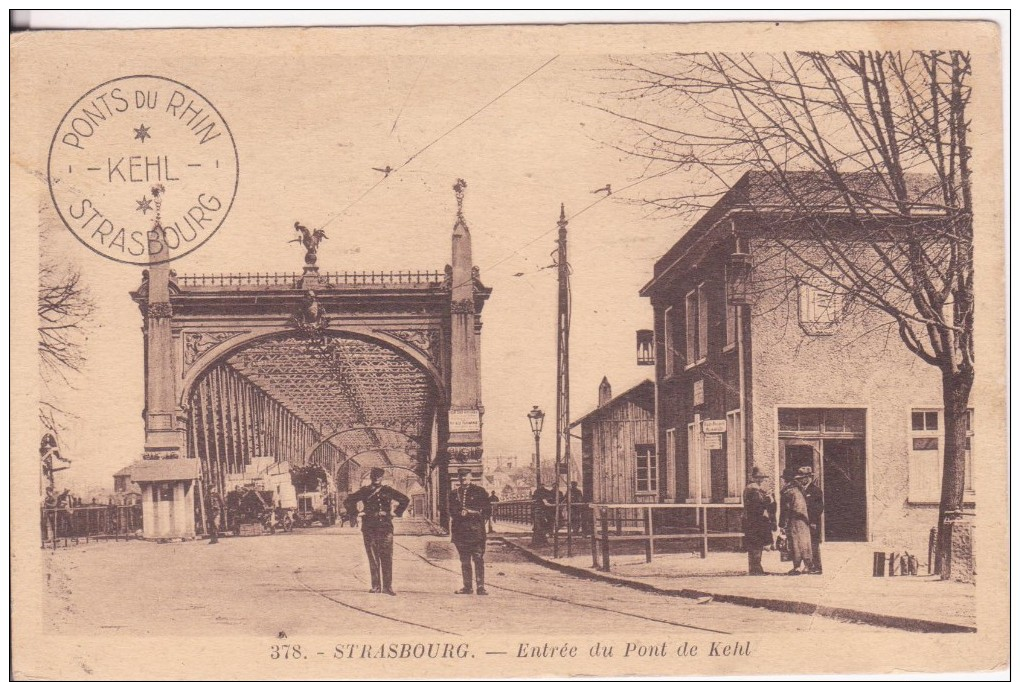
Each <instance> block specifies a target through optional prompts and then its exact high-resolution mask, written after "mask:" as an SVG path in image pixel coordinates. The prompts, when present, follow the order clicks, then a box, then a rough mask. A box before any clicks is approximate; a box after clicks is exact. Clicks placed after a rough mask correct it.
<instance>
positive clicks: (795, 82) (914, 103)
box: [598, 51, 974, 564]
mask: <svg viewBox="0 0 1020 682" xmlns="http://www.w3.org/2000/svg"><path fill="white" fill-rule="evenodd" d="M606 75H607V78H609V79H613V80H616V81H617V82H619V83H620V84H621V85H620V87H619V88H618V89H616V90H615V91H613V92H608V93H603V95H604V96H605V97H604V98H603V99H602V101H601V102H600V104H599V105H598V108H601V109H603V110H605V111H608V112H610V113H612V114H614V115H615V116H618V117H620V118H622V119H623V120H625V121H628V122H629V123H630V124H632V125H633V127H634V131H635V133H636V134H637V138H636V139H637V141H636V143H635V145H634V146H633V147H626V148H625V151H627V152H628V153H631V154H634V155H637V156H639V157H641V158H643V159H645V160H647V162H648V169H649V170H648V172H649V174H651V173H652V172H653V171H657V172H661V170H662V169H663V168H664V167H665V168H666V169H668V168H670V167H674V168H676V169H678V170H684V171H686V172H688V173H689V174H690V177H691V180H692V182H691V183H690V186H691V187H694V188H695V189H693V190H691V191H687V192H683V193H680V194H676V195H669V196H656V197H652V198H650V199H648V200H646V201H647V204H648V206H650V207H651V208H652V210H653V211H664V212H666V213H668V214H675V213H683V212H686V211H692V210H696V209H700V208H702V207H704V206H705V204H706V203H707V200H709V199H710V198H711V197H713V196H717V195H719V194H721V193H723V192H725V191H727V190H728V189H729V187H730V186H731V184H732V183H733V181H734V180H735V179H736V178H738V177H741V176H743V174H744V173H745V172H747V171H751V172H756V173H757V174H759V175H760V176H762V178H761V179H762V180H763V182H762V183H760V184H763V185H764V186H765V187H766V190H765V192H766V193H767V194H768V197H764V198H768V199H770V200H771V201H770V202H769V203H770V204H771V207H770V208H771V212H770V221H769V224H768V225H767V226H766V227H765V229H767V230H768V236H769V237H770V239H769V242H770V243H772V244H774V245H776V246H775V248H776V249H778V251H779V252H780V253H778V254H772V256H779V260H781V261H782V262H784V263H786V264H787V265H788V266H789V269H790V274H791V275H792V276H793V278H795V279H801V278H805V277H809V278H811V279H812V280H813V281H815V282H821V283H823V285H824V286H825V287H826V288H828V289H829V290H830V291H831V293H832V294H834V295H839V296H840V298H841V299H842V300H843V301H844V302H845V303H846V304H847V305H859V306H863V307H865V308H866V309H868V310H871V311H880V312H881V313H883V314H884V315H886V316H887V319H888V322H889V324H890V325H891V326H893V327H894V328H895V329H896V330H897V331H898V333H899V337H900V339H901V340H902V342H903V344H904V345H905V346H906V347H907V348H908V349H909V350H910V351H911V352H912V353H914V354H915V355H916V356H917V357H919V358H921V359H922V360H924V362H926V363H928V364H930V365H932V366H934V367H936V368H938V369H939V371H940V372H941V374H942V396H943V402H944V410H945V411H944V420H945V448H944V461H943V479H942V492H941V499H940V504H939V528H940V533H939V552H938V556H939V558H940V559H943V558H944V557H945V556H946V555H947V553H948V551H949V547H948V542H947V539H948V537H947V536H948V534H947V533H946V532H944V531H945V529H946V526H945V522H946V520H947V519H950V518H953V517H955V515H956V514H957V513H958V512H959V511H960V510H961V509H962V507H963V497H964V484H965V450H966V441H967V434H966V431H967V424H968V419H969V414H968V409H967V403H968V400H969V397H970V391H971V387H972V384H973V380H974V318H973V314H974V242H973V206H972V199H971V177H970V154H971V151H970V147H969V145H968V142H967V138H968V135H969V134H970V120H969V119H968V116H967V105H968V103H969V101H970V93H971V90H970V85H969V79H970V75H971V66H970V56H969V54H967V53H963V52H958V51H913V52H904V53H900V52H868V51H857V52H849V51H847V52H842V51H841V52H832V53H820V52H796V53H781V54H723V53H699V54H670V55H662V56H659V57H655V58H650V59H648V60H646V61H641V62H638V61H633V60H625V59H620V60H616V63H615V66H614V68H611V69H608V70H607V73H606ZM759 198H763V197H759ZM777 209H778V210H777ZM777 213H778V214H782V215H784V216H785V219H782V220H780V221H778V222H776V221H775V215H776V214H777ZM756 257H757V256H756ZM941 563H942V562H941V561H940V564H941Z"/></svg>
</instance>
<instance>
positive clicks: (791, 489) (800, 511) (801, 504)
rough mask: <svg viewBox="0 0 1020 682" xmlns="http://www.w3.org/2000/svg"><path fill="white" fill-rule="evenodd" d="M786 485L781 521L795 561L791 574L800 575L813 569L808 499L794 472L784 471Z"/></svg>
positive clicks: (783, 492)
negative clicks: (802, 568) (803, 571)
mask: <svg viewBox="0 0 1020 682" xmlns="http://www.w3.org/2000/svg"><path fill="white" fill-rule="evenodd" d="M783 480H785V481H786V485H785V486H784V487H783V490H782V493H781V494H780V502H779V504H780V519H779V520H780V522H781V523H782V524H783V528H784V529H785V530H786V543H787V547H788V548H789V552H790V559H791V560H792V561H793V569H792V570H791V571H790V575H800V574H801V572H802V571H801V565H803V567H804V570H805V571H808V570H810V569H811V566H812V562H813V558H812V553H811V523H810V520H809V518H808V508H807V499H806V498H805V497H804V491H803V490H802V489H801V487H800V486H799V485H797V483H796V482H795V481H794V480H793V474H792V472H788V473H784V474H783Z"/></svg>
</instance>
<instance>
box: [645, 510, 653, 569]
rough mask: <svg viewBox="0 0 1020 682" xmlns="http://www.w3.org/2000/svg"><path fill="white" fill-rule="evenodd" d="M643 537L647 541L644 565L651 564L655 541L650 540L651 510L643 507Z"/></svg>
mask: <svg viewBox="0 0 1020 682" xmlns="http://www.w3.org/2000/svg"><path fill="white" fill-rule="evenodd" d="M645 535H647V536H648V540H647V542H646V543H645V563H646V564H650V563H652V555H653V554H654V553H655V540H653V539H652V508H651V507H645Z"/></svg>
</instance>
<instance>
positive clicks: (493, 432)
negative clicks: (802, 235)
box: [39, 34, 688, 485]
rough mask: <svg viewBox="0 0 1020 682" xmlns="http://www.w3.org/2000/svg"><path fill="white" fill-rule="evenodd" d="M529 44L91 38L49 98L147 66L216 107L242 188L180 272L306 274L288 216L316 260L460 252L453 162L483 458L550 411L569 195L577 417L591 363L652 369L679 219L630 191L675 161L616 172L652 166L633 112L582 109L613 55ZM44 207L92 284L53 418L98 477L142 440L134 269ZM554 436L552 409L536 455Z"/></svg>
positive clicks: (390, 264) (614, 371)
mask: <svg viewBox="0 0 1020 682" xmlns="http://www.w3.org/2000/svg"><path fill="white" fill-rule="evenodd" d="M140 38H141V36H137V34H131V35H128V36H126V38H125V40H126V41H127V42H130V41H132V40H135V39H139V40H140ZM82 40H84V41H87V40H89V38H84V37H83V39H82ZM227 42H228V43H229V41H227ZM412 47H414V46H412ZM526 47H527V46H522V47H521V49H520V50H519V51H513V52H499V53H491V54H486V53H476V54H470V53H469V54H465V53H462V52H458V53H452V54H440V53H428V52H427V51H424V50H422V49H421V46H417V48H416V49H417V50H418V52H417V53H413V52H412V51H410V50H409V53H408V54H397V53H378V54H363V53H360V54H359V53H350V52H348V51H340V52H338V53H336V54H333V53H330V52H329V51H328V50H327V51H325V52H324V51H321V50H319V51H317V50H312V49H307V50H305V49H303V46H302V44H301V42H300V41H285V43H281V44H279V45H275V44H271V45H268V46H266V45H263V46H261V47H260V46H258V45H257V44H256V41H249V40H247V39H243V40H242V39H239V40H238V41H237V43H235V44H218V45H212V44H210V45H208V46H206V48H205V49H206V50H207V51H205V52H203V56H202V57H201V58H193V59H190V60H181V59H178V58H176V57H175V56H174V55H173V53H172V52H168V51H166V50H162V49H149V50H142V51H140V52H139V53H138V54H137V55H136V58H135V59H134V60H132V61H131V62H130V63H126V62H125V60H124V57H123V53H119V54H116V55H114V54H112V53H111V54H110V55H104V54H103V53H102V52H101V51H100V52H98V53H95V55H94V61H93V62H92V63H90V64H87V65H86V64H83V63H81V62H79V61H77V60H70V59H69V60H65V61H64V62H63V63H62V64H61V65H60V66H61V70H58V71H59V74H60V75H59V76H54V77H52V78H51V80H50V83H49V84H48V86H49V87H50V91H49V92H48V93H47V98H46V104H45V105H44V104H42V103H40V104H39V106H40V109H41V110H42V111H45V112H46V114H47V115H48V116H49V118H48V119H47V120H46V121H45V124H46V125H48V126H50V127H55V126H56V124H57V122H58V121H59V120H60V117H61V116H62V115H63V113H64V110H66V107H68V106H70V105H71V104H72V103H73V102H74V101H75V100H76V99H77V98H78V97H79V96H81V94H83V93H84V92H85V91H87V90H88V89H90V88H91V87H94V86H95V85H97V84H98V83H100V82H102V81H103V80H106V79H107V78H113V77H116V76H118V75H125V74H130V73H150V74H156V75H166V76H168V77H171V78H174V79H175V80H179V81H181V82H183V83H186V84H187V85H189V86H190V87H192V88H194V89H195V90H197V91H198V92H200V93H201V94H202V95H204V96H205V97H206V98H207V99H208V100H209V101H211V102H212V103H213V104H214V105H215V106H216V107H217V109H218V110H219V111H220V112H221V113H222V115H223V117H224V119H225V120H226V121H227V123H228V124H229V125H230V128H231V130H232V133H233V136H234V139H235V141H236V144H237V148H238V156H239V167H240V182H239V188H238V192H237V196H236V199H235V202H234V205H233V207H232V209H231V211H230V214H229V216H228V217H227V220H226V222H225V223H224V225H223V227H222V228H221V229H220V230H219V231H218V232H217V233H216V235H215V236H213V237H212V238H211V239H210V240H209V241H208V242H206V243H205V244H204V245H202V246H201V247H200V248H199V249H197V250H196V251H195V252H193V253H191V254H189V255H188V256H186V257H185V258H183V259H181V260H179V261H176V262H175V264H174V267H175V269H176V270H177V272H178V273H181V274H190V273H203V272H205V273H208V272H251V271H261V272H265V271H269V272H296V271H299V270H300V269H301V266H302V256H303V253H302V249H301V248H300V246H299V245H297V244H292V243H288V241H289V240H290V239H291V238H292V235H293V227H292V226H293V224H294V222H295V221H300V222H301V223H302V224H304V225H307V226H309V227H311V228H314V227H323V229H325V231H326V233H327V235H328V239H327V240H326V241H324V242H323V243H322V245H321V246H320V249H319V266H320V268H321V269H322V270H323V271H327V272H328V271H343V270H358V271H360V270H391V269H392V270H397V269H405V270H407V269H410V270H415V269H432V270H441V269H442V268H443V266H444V265H445V264H446V263H448V262H449V261H450V249H451V245H450V234H451V230H452V227H453V223H454V218H455V207H456V204H455V200H454V194H453V191H452V185H453V184H454V182H455V181H456V179H457V178H464V179H465V180H466V182H467V185H468V187H467V192H466V199H465V206H464V211H465V216H466V219H467V222H468V224H469V226H470V229H471V233H472V237H473V249H474V257H475V261H476V264H477V265H478V266H479V268H480V270H481V279H482V281H483V282H484V284H485V285H487V286H490V287H492V288H493V293H492V297H491V299H490V300H489V302H488V303H487V304H486V306H485V309H484V311H483V314H482V321H483V324H484V327H483V332H482V401H483V403H484V406H485V428H484V439H485V449H486V453H487V457H488V458H490V459H491V458H494V457H495V456H496V455H499V456H500V457H502V458H505V457H513V456H516V457H517V459H518V461H519V462H520V463H525V462H527V461H528V458H529V457H530V456H531V452H532V448H533V438H532V435H531V432H530V429H529V426H528V421H527V418H526V414H527V412H528V411H529V410H530V409H531V407H532V406H533V405H539V406H541V407H542V408H543V409H544V410H545V411H546V413H547V414H548V415H549V420H548V421H547V424H549V425H550V426H551V424H553V423H555V422H554V420H553V418H552V415H553V414H554V411H555V403H556V397H555V378H556V328H555V321H556V272H555V270H554V269H543V268H544V266H547V265H549V264H551V262H552V260H551V257H550V253H551V252H552V251H553V249H554V248H555V238H556V221H557V219H558V217H559V211H560V204H561V203H563V204H564V205H565V208H566V213H567V216H568V217H569V218H570V225H569V228H568V229H569V260H570V264H571V267H572V270H573V278H572V291H573V319H572V327H571V417H572V419H576V418H577V417H579V416H581V415H583V414H584V413H585V412H587V411H588V410H590V409H591V408H592V407H594V405H595V402H596V396H597V388H598V384H599V382H600V380H601V379H602V377H603V376H607V377H608V378H609V381H610V382H611V383H612V385H613V388H614V391H615V392H616V393H619V392H622V391H623V390H626V389H627V388H629V387H631V386H633V385H634V384H636V383H638V382H639V381H641V380H643V379H645V378H649V377H650V376H651V371H650V368H647V367H637V366H636V361H635V330H637V329H640V328H649V327H650V326H651V306H650V305H649V303H648V300H647V299H643V298H641V297H639V296H638V290H639V288H640V287H641V286H642V285H643V284H644V283H645V282H647V281H648V280H649V279H650V276H651V269H652V264H653V263H654V261H655V259H656V258H657V257H658V256H659V255H661V254H662V253H663V252H664V251H665V250H666V249H667V248H668V247H669V246H670V245H672V244H673V243H674V242H675V241H676V239H677V238H678V237H679V236H680V234H682V232H683V230H684V229H686V227H687V226H688V223H684V222H680V221H677V220H664V219H657V218H650V217H648V216H646V212H645V210H644V209H643V208H642V207H641V206H640V204H639V202H637V201H635V200H639V199H641V198H642V197H643V196H647V195H649V194H651V193H653V192H654V191H655V190H656V188H660V189H661V188H663V187H665V186H667V185H666V183H669V182H675V181H682V178H677V177H676V176H667V177H665V178H658V179H654V180H651V181H647V182H642V183H640V184H637V185H634V186H633V187H630V188H629V189H627V190H624V191H622V192H621V191H620V189H621V188H624V187H627V186H628V185H633V183H635V182H637V181H639V180H641V179H642V177H644V176H643V173H644V172H645V168H644V166H643V164H642V163H640V162H639V161H638V160H636V159H634V158H632V157H629V156H628V155H627V154H626V153H624V152H621V151H618V150H617V149H615V148H614V147H615V146H619V145H625V144H626V143H627V142H628V140H630V139H631V138H629V137H628V135H629V134H631V133H629V132H628V130H627V129H626V127H625V126H623V125H621V122H620V121H619V120H616V119H613V118H612V117H611V116H608V115H607V114H605V113H603V112H600V111H598V110H596V109H594V108H592V107H590V106H588V105H589V104H593V103H597V102H598V95H597V93H598V92H599V91H600V90H604V89H607V88H608V87H612V86H611V84H609V83H608V82H607V81H605V80H604V79H603V78H602V75H603V73H604V72H603V71H602V69H605V68H608V67H610V66H611V64H610V62H609V60H608V58H607V57H606V56H603V55H577V54H570V55H559V56H557V54H556V52H555V51H551V50H548V49H543V50H538V49H526ZM546 47H548V46H546ZM494 52H495V51H494ZM62 108H63V110H61V109H62ZM408 160H410V161H409V162H408ZM405 162H407V163H406V165H404V164H405ZM387 165H390V166H393V167H399V170H398V171H397V172H395V173H393V174H391V175H390V177H389V178H387V179H385V180H384V181H383V182H381V183H379V180H380V174H379V173H378V172H376V171H374V170H372V169H373V167H376V168H379V167H385V166H387ZM377 183H378V184H377ZM607 184H610V185H612V187H613V188H616V192H617V193H614V195H613V196H612V197H610V198H608V199H605V200H602V201H599V199H600V198H602V197H604V196H605V195H604V194H601V193H594V190H596V189H597V188H600V187H604V186H605V185H607ZM43 209H44V210H43V211H42V213H41V215H42V221H43V229H44V234H45V235H46V238H45V239H44V248H45V249H46V250H47V251H48V252H49V253H50V254H51V255H52V256H53V257H55V258H58V259H63V260H66V261H68V262H69V263H73V264H75V265H76V266H78V267H80V268H81V270H82V272H83V279H84V281H85V284H86V285H87V286H88V287H89V289H90V291H91V294H92V296H93V299H94V301H95V302H96V313H95V317H94V319H93V320H92V321H91V323H90V331H89V335H88V341H87V346H86V349H85V350H86V355H87V358H88V360H87V363H86V366H85V368H84V369H83V371H82V373H81V374H80V375H79V376H75V377H72V383H73V384H74V386H75V388H74V389H58V391H57V392H58V398H59V400H60V401H61V404H62V405H65V406H66V407H67V409H68V410H69V411H71V412H73V413H74V414H75V418H74V419H73V420H70V422H69V426H68V428H66V429H65V430H64V432H63V433H61V434H60V440H61V442H62V444H63V450H64V454H65V456H68V457H70V458H71V459H72V460H73V461H74V464H73V466H72V468H71V470H70V471H69V472H67V474H66V478H65V481H67V484H71V483H73V484H75V485H108V484H109V482H110V480H111V479H110V476H111V475H112V473H113V472H114V471H116V470H117V469H119V468H120V467H122V466H125V465H127V464H129V463H131V462H132V461H134V460H136V459H138V458H139V456H140V454H141V452H142V444H143V426H142V420H141V411H142V407H143V393H142V392H143V347H142V334H141V324H142V319H141V316H140V313H139V311H138V309H137V307H136V306H135V305H134V304H133V303H132V301H131V299H130V297H129V292H130V291H132V290H134V289H136V288H137V287H138V286H139V284H140V283H141V272H140V269H139V268H138V267H136V266H132V265H128V264H123V263H117V262H111V261H108V260H106V259H104V258H101V257H99V256H98V255H96V254H94V253H92V252H91V251H88V250H87V249H85V248H84V247H83V246H82V245H81V244H79V243H78V242H77V241H76V240H75V239H73V237H72V236H71V234H69V232H68V231H67V230H66V228H64V227H63V225H62V224H60V223H59V222H56V220H57V219H56V217H55V214H54V212H53V211H52V207H45V206H44V207H43ZM519 273H522V274H519ZM553 449H554V439H553V433H552V429H550V428H547V429H546V432H545V434H544V435H543V452H544V453H545V454H547V455H550V456H551V453H552V452H553Z"/></svg>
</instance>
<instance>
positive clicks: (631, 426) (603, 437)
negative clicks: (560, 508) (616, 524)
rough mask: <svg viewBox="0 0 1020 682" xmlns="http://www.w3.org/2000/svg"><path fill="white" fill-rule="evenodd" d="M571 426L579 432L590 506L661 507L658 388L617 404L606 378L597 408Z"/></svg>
mask: <svg viewBox="0 0 1020 682" xmlns="http://www.w3.org/2000/svg"><path fill="white" fill-rule="evenodd" d="M570 426H571V428H572V429H576V428H577V427H580V429H581V470H582V487H583V489H584V493H585V499H586V500H587V501H591V502H601V503H615V504H634V503H652V502H659V501H660V499H661V496H660V490H663V489H664V481H663V476H662V473H663V471H664V469H663V466H662V463H661V462H660V461H659V459H660V458H659V454H658V453H657V452H656V450H655V384H654V383H653V382H652V381H651V380H650V379H646V380H645V381H642V382H641V383H640V384H638V385H637V386H634V387H633V388H631V389H629V390H627V391H624V392H623V393H621V394H620V395H618V396H616V397H615V398H614V397H612V388H611V386H610V385H609V381H608V380H607V379H606V378H604V377H603V379H602V383H601V384H600V385H599V401H598V407H596V408H595V409H594V410H592V411H591V412H589V413H588V414H586V415H584V416H583V417H581V418H580V419H578V420H577V421H575V422H574V423H572V424H571V425H570Z"/></svg>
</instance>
